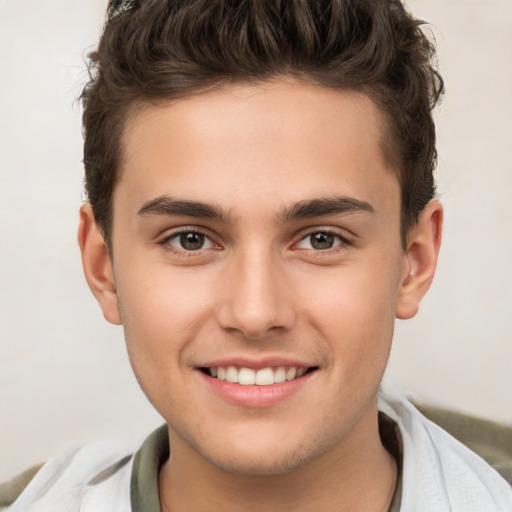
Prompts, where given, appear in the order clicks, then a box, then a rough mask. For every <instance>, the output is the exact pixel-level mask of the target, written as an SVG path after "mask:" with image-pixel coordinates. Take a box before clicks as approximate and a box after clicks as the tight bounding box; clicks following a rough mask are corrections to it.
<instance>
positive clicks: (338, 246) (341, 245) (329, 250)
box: [294, 228, 353, 256]
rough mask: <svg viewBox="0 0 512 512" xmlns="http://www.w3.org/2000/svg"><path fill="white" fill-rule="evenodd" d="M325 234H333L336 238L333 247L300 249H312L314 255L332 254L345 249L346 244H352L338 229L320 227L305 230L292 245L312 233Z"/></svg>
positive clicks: (305, 238) (309, 236) (310, 235)
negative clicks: (336, 241)
mask: <svg viewBox="0 0 512 512" xmlns="http://www.w3.org/2000/svg"><path fill="white" fill-rule="evenodd" d="M320 233H321V234H325V235H329V236H333V237H334V238H336V239H337V240H338V241H339V243H337V244H336V245H334V246H333V247H331V248H326V249H317V250H314V249H302V250H307V251H312V252H313V253H314V254H315V255H317V254H318V255H322V254H323V255H326V256H327V255H329V254H333V253H336V252H338V251H341V250H343V249H345V248H346V247H348V246H351V245H353V243H352V241H351V240H349V239H348V238H346V237H345V236H343V235H341V234H340V233H339V232H338V231H335V230H332V229H322V228H316V229H313V230H310V231H308V232H306V233H305V234H304V235H303V236H301V238H300V240H299V241H298V242H297V243H296V244H294V245H298V244H300V243H301V242H303V241H304V240H307V239H308V238H311V237H312V236H313V235H316V234H320ZM299 250H301V249H300V248H299Z"/></svg>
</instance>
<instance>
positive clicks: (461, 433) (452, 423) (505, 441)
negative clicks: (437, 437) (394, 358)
mask: <svg viewBox="0 0 512 512" xmlns="http://www.w3.org/2000/svg"><path fill="white" fill-rule="evenodd" d="M413 404H414V406H415V407H416V408H417V409H418V410H419V411H420V412H421V413H422V414H423V415H424V416H425V417H426V418H428V419H429V420H430V421H432V422H433V423H435V424H436V425H439V426H440V427H441V428H442V429H443V430H445V431H446V432H448V433H449V434H451V435H452V436H453V437H454V438H455V439H457V440H458V441H460V442H461V443H462V444H464V445H465V446H467V447H468V448H469V449H470V450H472V451H473V452H475V453H476V454H477V455H479V456H480V457H482V459H484V460H485V461H486V462H487V463H488V464H489V465H490V466H491V467H493V468H494V469H496V471H498V473H500V474H501V476H502V477H503V478H504V479H505V480H507V481H508V483H509V484H511V485H512V428H511V427H508V426H506V425H501V424H499V423H495V422H492V421H488V420H484V419H482V418H477V417H475V416H470V415H468V414H463V413H460V412H457V411H453V410H449V409H444V408H441V407H435V406H431V405H425V404H421V403H418V402H413Z"/></svg>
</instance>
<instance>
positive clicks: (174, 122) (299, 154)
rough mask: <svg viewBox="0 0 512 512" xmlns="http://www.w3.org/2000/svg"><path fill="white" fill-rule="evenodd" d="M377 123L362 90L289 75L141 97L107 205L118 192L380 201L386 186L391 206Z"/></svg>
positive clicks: (265, 200)
mask: <svg viewBox="0 0 512 512" xmlns="http://www.w3.org/2000/svg"><path fill="white" fill-rule="evenodd" d="M384 125H385V123H384V121H383V116H382V114H381V112H380V110H379V109H378V108H377V107H376V105H375V104H374V103H373V101H372V100H371V99H370V98H369V97H368V96H366V95H364V94H362V93H358V92H354V91H339V90H331V89H327V88H325V87H321V86H315V85H311V84H306V83H304V82H297V81H291V80H288V81H284V80H283V81H273V82H265V83H262V84H258V85H254V84H253V85H250V84H235V85H230V86H225V87H223V88H221V89H218V90H214V91H210V92H207V93H201V94H196V95H193V96H189V97H186V98H182V99H179V100H175V101H169V102H165V103H164V102H162V103H160V104H145V105H143V106H142V107H141V108H140V109H139V110H138V111H137V112H136V113H135V114H134V115H132V116H131V117H130V118H129V120H128V121H127V124H126V128H125V133H124V136H123V141H122V143H123V155H124V156H123V162H122V169H121V176H120V179H119V182H118V186H117V187H116V190H115V192H114V208H115V204H116V196H120V195H124V196H126V195H129V196H130V198H131V200H133V201H139V203H140V202H142V203H143V202H145V201H148V200H151V199H153V198H155V197H157V196H160V195H170V196H173V197H176V196H178V197H184V198H191V199H194V200H202V201H210V202H211V201H214V202H217V203H221V204H223V205H225V206H226V208H229V209H233V208H234V209H237V208H239V207H241V206H242V205H244V206H245V205H247V206H249V203H250V204H253V203H254V205H255V206H257V205H256V203H257V201H258V200H260V202H259V203H258V204H259V205H260V207H266V206H269V207H273V206H275V207H276V209H277V208H279V207H282V206H286V204H284V203H286V202H287V201H289V202H293V201H295V202H297V201H301V200H303V199H305V198H307V197H305V196H309V197H312V198H313V197H326V196H328V195H335V194H336V195H346V196H349V197H354V198H356V199H361V200H364V201H367V200H368V199H373V200H374V201H375V200H377V199H378V198H377V197H376V196H380V199H381V200H384V202H385V201H386V196H385V194H383V193H382V192H383V191H384V190H387V189H389V190H390V191H392V193H391V194H390V195H389V194H388V197H387V199H390V200H391V201H392V202H393V204H392V205H391V206H393V207H395V206H397V205H396V204H395V203H397V202H399V198H398V194H397V193H396V192H397V189H398V182H397V179H396V173H395V172H394V171H393V170H392V169H390V168H389V166H388V164H387V163H386V159H385V158H384V156H383V151H382V143H381V141H382V139H383V136H382V135H383V130H384ZM334 189H336V190H334ZM119 191H122V194H120V192H119ZM361 196H367V197H361ZM370 196H375V197H370ZM248 200H249V201H248Z"/></svg>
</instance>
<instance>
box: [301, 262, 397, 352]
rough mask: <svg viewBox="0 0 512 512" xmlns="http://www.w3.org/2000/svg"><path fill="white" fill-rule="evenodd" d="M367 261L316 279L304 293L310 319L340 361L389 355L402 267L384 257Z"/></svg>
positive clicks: (308, 282) (306, 282)
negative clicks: (350, 355)
mask: <svg viewBox="0 0 512 512" xmlns="http://www.w3.org/2000/svg"><path fill="white" fill-rule="evenodd" d="M397 261H398V259H396V260H393V263H396V262H397ZM366 263H367V264H361V265H351V266H349V265H347V266H346V267H345V268H338V269H333V270H332V272H324V273H323V275H322V274H321V273H318V274H317V275H310V276H309V277H308V278H307V279H306V280H303V283H304V287H303V288H302V290H301V292H300V293H299V294H298V296H299V297H301V299H300V301H301V302H302V303H303V304H304V305H307V306H306V307H305V308H304V315H308V316H309V318H308V321H309V322H310V323H311V324H313V325H314V327H315V328H316V329H317V330H318V331H319V332H320V333H321V334H322V335H323V337H324V338H325V339H327V340H329V343H330V344H332V345H333V351H334V353H340V354H341V355H340V357H345V356H346V354H347V352H348V353H351V354H352V355H353V357H354V358H358V354H359V355H360V356H361V357H366V356H367V355H368V354H370V356H371V357H377V356H381V357H387V353H388V352H389V347H390V343H391V338H392V335H393V327H394V320H395V304H396V300H397V293H398V282H399V276H400V266H399V265H397V264H391V262H390V261H388V262H386V261H379V260H378V259H375V260H374V261H368V262H366ZM319 270H321V271H324V270H325V269H319Z"/></svg>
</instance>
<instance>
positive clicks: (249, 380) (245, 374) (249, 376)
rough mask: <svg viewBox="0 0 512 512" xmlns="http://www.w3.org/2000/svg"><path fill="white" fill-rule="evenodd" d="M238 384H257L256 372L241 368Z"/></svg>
mask: <svg viewBox="0 0 512 512" xmlns="http://www.w3.org/2000/svg"><path fill="white" fill-rule="evenodd" d="M238 383H239V384H242V386H251V385H253V384H256V373H255V371H254V370H251V369H250V368H240V373H239V374H238Z"/></svg>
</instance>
